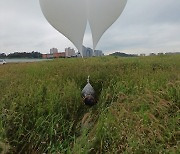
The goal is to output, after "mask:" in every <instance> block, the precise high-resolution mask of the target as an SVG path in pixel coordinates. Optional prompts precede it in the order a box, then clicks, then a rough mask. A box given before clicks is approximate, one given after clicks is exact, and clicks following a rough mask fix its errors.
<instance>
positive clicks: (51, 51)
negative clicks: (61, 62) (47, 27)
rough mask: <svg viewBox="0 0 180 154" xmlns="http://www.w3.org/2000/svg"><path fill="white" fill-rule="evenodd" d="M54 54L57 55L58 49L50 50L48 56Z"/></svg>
mask: <svg viewBox="0 0 180 154" xmlns="http://www.w3.org/2000/svg"><path fill="white" fill-rule="evenodd" d="M55 53H58V49H57V48H52V49H50V54H55Z"/></svg>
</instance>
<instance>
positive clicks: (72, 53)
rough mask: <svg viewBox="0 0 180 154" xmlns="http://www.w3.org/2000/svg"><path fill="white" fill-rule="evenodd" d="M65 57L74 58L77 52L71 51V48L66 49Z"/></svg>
mask: <svg viewBox="0 0 180 154" xmlns="http://www.w3.org/2000/svg"><path fill="white" fill-rule="evenodd" d="M65 55H66V57H72V56H75V55H76V54H75V50H74V49H71V48H70V47H69V48H66V49H65Z"/></svg>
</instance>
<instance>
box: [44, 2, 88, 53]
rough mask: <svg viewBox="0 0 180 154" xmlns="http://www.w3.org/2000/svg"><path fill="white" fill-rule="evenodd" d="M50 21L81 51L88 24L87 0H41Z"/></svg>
mask: <svg viewBox="0 0 180 154" xmlns="http://www.w3.org/2000/svg"><path fill="white" fill-rule="evenodd" d="M40 6H41V10H42V12H43V14H44V16H45V17H46V19H47V20H48V22H49V23H50V24H51V25H52V26H53V27H54V28H55V29H56V30H58V31H59V32H60V33H62V34H63V35H64V36H66V37H67V38H68V39H69V40H70V41H71V42H72V43H73V44H74V45H75V46H76V48H77V49H78V50H79V51H80V52H81V54H82V43H83V38H84V33H85V29H86V24H87V14H86V10H87V9H86V0H40Z"/></svg>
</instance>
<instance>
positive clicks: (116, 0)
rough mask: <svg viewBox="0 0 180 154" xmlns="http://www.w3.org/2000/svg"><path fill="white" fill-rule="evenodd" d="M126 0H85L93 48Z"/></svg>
mask: <svg viewBox="0 0 180 154" xmlns="http://www.w3.org/2000/svg"><path fill="white" fill-rule="evenodd" d="M126 3H127V0H87V9H88V10H87V16H88V20H89V24H90V27H91V31H92V38H93V49H95V48H96V46H97V44H98V42H99V40H100V38H101V37H102V35H103V34H104V32H105V31H106V30H107V29H108V28H109V27H110V26H111V25H112V24H113V23H114V22H115V21H116V20H117V19H118V17H119V16H120V15H121V13H122V12H123V10H124V8H125V6H126Z"/></svg>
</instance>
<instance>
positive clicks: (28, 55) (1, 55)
mask: <svg viewBox="0 0 180 154" xmlns="http://www.w3.org/2000/svg"><path fill="white" fill-rule="evenodd" d="M0 58H1V59H2V58H42V54H41V53H40V52H35V51H32V52H14V53H10V54H7V55H6V54H5V53H0Z"/></svg>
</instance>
